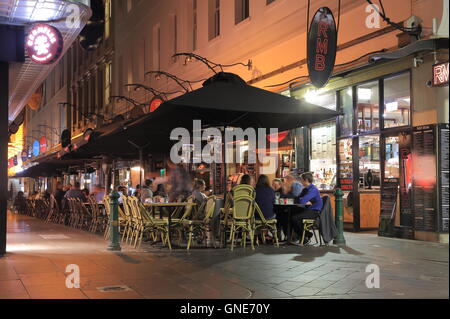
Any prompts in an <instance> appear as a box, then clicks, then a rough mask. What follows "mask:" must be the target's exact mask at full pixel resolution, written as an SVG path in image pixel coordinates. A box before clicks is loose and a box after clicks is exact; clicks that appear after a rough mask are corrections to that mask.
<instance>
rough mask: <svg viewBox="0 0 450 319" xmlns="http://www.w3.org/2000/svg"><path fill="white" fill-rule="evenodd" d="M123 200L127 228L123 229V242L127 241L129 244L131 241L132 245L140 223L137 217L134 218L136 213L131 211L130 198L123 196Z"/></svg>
mask: <svg viewBox="0 0 450 319" xmlns="http://www.w3.org/2000/svg"><path fill="white" fill-rule="evenodd" d="M121 198H122V204H123V212H124V213H125V227H124V229H123V234H122V242H123V241H125V243H126V244H128V241H130V243H131V242H132V241H133V236H134V234H135V232H136V229H137V227H138V224H139V223H138V220H137V218H136V216H134V211H133V210H132V209H131V206H130V202H129V196H124V195H122V196H121Z"/></svg>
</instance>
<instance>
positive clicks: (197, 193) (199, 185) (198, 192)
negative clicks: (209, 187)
mask: <svg viewBox="0 0 450 319" xmlns="http://www.w3.org/2000/svg"><path fill="white" fill-rule="evenodd" d="M205 189H206V184H205V181H204V180H202V179H196V180H195V182H194V191H193V192H192V196H193V197H194V200H195V202H196V203H197V205H199V206H201V205H202V204H203V203H204V202H206V201H207V200H208V197H207V196H206V195H205V194H204V191H205Z"/></svg>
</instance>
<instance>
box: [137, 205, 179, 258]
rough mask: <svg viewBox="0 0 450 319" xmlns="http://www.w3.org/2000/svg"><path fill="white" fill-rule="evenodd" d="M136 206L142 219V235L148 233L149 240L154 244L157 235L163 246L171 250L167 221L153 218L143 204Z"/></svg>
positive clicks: (166, 219)
mask: <svg viewBox="0 0 450 319" xmlns="http://www.w3.org/2000/svg"><path fill="white" fill-rule="evenodd" d="M137 205H138V207H139V210H140V212H141V214H142V218H143V224H144V228H143V233H149V238H150V239H152V240H153V241H154V242H155V241H156V240H157V237H158V234H159V235H160V237H161V241H162V243H163V245H167V246H168V247H169V249H170V250H172V244H171V243H170V236H169V219H168V218H163V219H160V218H153V216H152V213H151V212H150V211H148V210H147V208H145V206H144V204H142V203H141V202H139V201H138V202H137ZM143 233H142V234H141V238H140V240H139V245H140V242H141V241H142V237H143Z"/></svg>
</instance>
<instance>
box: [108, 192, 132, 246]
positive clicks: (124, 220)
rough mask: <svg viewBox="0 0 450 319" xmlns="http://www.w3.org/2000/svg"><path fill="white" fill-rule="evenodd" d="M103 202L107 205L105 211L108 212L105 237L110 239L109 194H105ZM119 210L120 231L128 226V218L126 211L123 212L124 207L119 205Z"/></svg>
mask: <svg viewBox="0 0 450 319" xmlns="http://www.w3.org/2000/svg"><path fill="white" fill-rule="evenodd" d="M103 204H104V206H105V212H106V219H105V224H106V225H105V233H104V237H105V240H107V239H109V236H110V232H111V227H110V226H111V218H112V217H111V216H112V215H111V201H110V199H109V196H105V197H104V198H103ZM118 211H119V231H120V230H122V229H124V228H125V227H126V223H127V218H126V215H125V213H124V212H123V210H122V208H120V206H119V207H118Z"/></svg>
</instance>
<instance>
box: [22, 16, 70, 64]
mask: <svg viewBox="0 0 450 319" xmlns="http://www.w3.org/2000/svg"><path fill="white" fill-rule="evenodd" d="M63 46H64V39H63V37H62V35H61V32H59V30H58V29H56V28H55V27H52V26H50V25H47V24H35V25H34V26H33V27H32V28H31V30H30V32H29V33H28V36H27V39H26V48H27V52H28V55H29V57H30V58H31V60H33V61H34V62H36V63H39V64H52V63H54V62H56V61H57V60H58V58H59V57H60V56H61V54H62V50H63Z"/></svg>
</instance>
